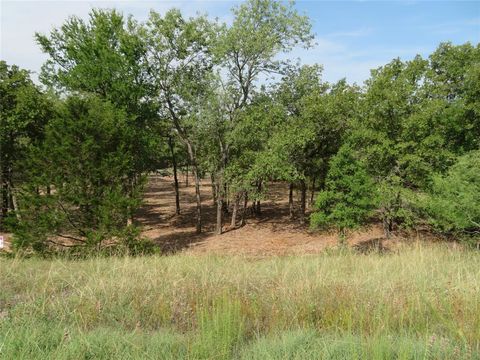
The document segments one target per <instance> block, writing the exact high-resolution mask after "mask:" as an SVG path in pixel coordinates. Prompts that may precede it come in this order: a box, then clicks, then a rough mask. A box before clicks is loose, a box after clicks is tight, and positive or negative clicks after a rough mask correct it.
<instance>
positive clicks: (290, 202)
mask: <svg viewBox="0 0 480 360" xmlns="http://www.w3.org/2000/svg"><path fill="white" fill-rule="evenodd" d="M288 209H289V211H290V219H293V216H294V214H293V183H290V186H289V189H288Z"/></svg>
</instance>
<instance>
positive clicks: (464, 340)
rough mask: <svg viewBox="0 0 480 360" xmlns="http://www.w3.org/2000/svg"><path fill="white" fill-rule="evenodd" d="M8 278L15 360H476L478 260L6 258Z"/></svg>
mask: <svg viewBox="0 0 480 360" xmlns="http://www.w3.org/2000/svg"><path fill="white" fill-rule="evenodd" d="M0 268H1V277H0V289H1V291H0V348H1V352H0V357H3V358H7V359H17V358H23V359H32V358H38V359H45V358H60V359H77V358H139V359H140V358H147V359H148V358H155V359H158V358H192V359H197V358H204V359H205V358H222V359H227V358H245V359H251V358H257V359H269V358H270V359H285V358H290V359H310V358H311V359H318V358H320V359H321V358H325V359H330V358H331V359H336V358H338V359H340V358H358V359H363V358H379V359H380V358H391V357H395V358H404V359H411V358H415V359H416V358H418V359H424V358H432V359H436V358H445V359H447V358H452V357H453V358H465V359H467V358H479V355H478V354H479V352H480V253H479V252H473V251H466V250H454V249H448V248H447V247H444V246H441V245H438V246H416V247H412V248H406V249H404V250H402V251H400V252H398V253H391V254H384V255H380V254H371V255H358V254H354V253H348V252H345V253H336V252H335V253H330V254H324V255H319V256H295V257H281V258H268V259H252V258H246V257H218V256H191V255H176V256H170V257H159V256H152V257H138V258H129V257H125V258H95V259H89V260H82V261H68V260H41V259H23V260H22V259H0ZM438 354H445V355H441V356H440V355H438ZM447 355H449V356H447Z"/></svg>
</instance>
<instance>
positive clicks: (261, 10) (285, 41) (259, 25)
mask: <svg viewBox="0 0 480 360" xmlns="http://www.w3.org/2000/svg"><path fill="white" fill-rule="evenodd" d="M233 14H234V20H233V23H232V25H231V26H230V27H228V28H224V31H223V32H222V34H221V36H220V37H219V40H218V42H217V46H216V48H215V54H216V56H217V59H218V61H219V63H220V69H221V70H220V73H226V76H224V77H223V78H221V84H222V93H221V94H220V96H221V101H220V102H219V103H220V104H221V106H222V108H223V111H221V112H220V113H221V115H220V116H221V117H220V119H219V122H218V123H219V124H221V131H220V132H219V134H220V135H221V136H219V137H218V144H217V151H218V152H219V155H218V161H219V164H218V166H216V169H217V171H216V174H215V176H214V178H215V181H216V182H217V188H218V189H221V191H220V192H219V193H218V194H217V225H216V232H217V233H218V234H220V233H221V232H222V208H223V206H224V196H225V194H224V192H225V191H224V181H225V179H224V175H225V169H226V167H227V164H228V162H229V158H230V146H231V144H230V143H228V142H227V140H228V138H229V136H228V133H229V132H231V131H232V129H233V128H234V127H235V126H236V125H237V122H238V117H239V113H240V112H241V111H242V109H243V108H244V107H245V106H246V105H248V104H249V103H250V102H251V99H252V95H253V94H254V93H255V86H256V83H255V82H256V81H257V80H258V79H259V77H260V76H261V75H262V74H274V73H282V72H283V71H284V69H285V67H286V65H287V62H284V61H280V60H278V57H277V56H278V55H279V54H282V53H287V52H289V51H290V50H292V49H293V48H294V47H295V46H309V44H310V42H311V40H312V39H313V35H312V34H311V31H310V30H311V25H310V21H309V19H308V17H306V16H301V15H299V14H298V12H297V11H296V10H295V8H294V3H293V2H289V3H288V4H283V3H281V2H278V1H274V0H249V1H247V2H245V3H243V4H241V5H240V6H238V7H236V8H234V9H233ZM235 196H236V195H235Z"/></svg>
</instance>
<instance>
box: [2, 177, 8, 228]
mask: <svg viewBox="0 0 480 360" xmlns="http://www.w3.org/2000/svg"><path fill="white" fill-rule="evenodd" d="M8 209H9V204H8V184H7V183H6V182H2V222H1V224H0V229H1V228H3V226H4V222H5V219H6V218H7V216H8Z"/></svg>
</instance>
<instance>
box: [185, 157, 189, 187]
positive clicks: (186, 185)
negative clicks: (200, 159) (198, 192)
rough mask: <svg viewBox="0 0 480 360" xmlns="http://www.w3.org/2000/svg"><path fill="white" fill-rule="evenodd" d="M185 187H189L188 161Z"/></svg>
mask: <svg viewBox="0 0 480 360" xmlns="http://www.w3.org/2000/svg"><path fill="white" fill-rule="evenodd" d="M185 187H188V162H187V172H186V173H185Z"/></svg>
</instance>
